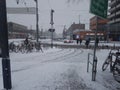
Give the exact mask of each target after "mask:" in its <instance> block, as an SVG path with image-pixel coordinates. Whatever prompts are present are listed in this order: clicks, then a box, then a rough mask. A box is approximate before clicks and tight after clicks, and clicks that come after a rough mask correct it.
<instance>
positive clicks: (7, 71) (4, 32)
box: [0, 0, 12, 90]
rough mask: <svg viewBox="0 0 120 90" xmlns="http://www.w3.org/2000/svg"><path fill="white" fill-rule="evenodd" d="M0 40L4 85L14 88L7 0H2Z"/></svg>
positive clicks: (0, 5) (5, 87)
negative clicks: (9, 45)
mask: <svg viewBox="0 0 120 90" xmlns="http://www.w3.org/2000/svg"><path fill="white" fill-rule="evenodd" d="M0 38H2V39H1V40H0V43H1V49H2V55H1V57H2V72H3V87H4V89H6V90H8V89H11V88H12V83H11V66H10V58H9V47H8V28H7V13H6V0H0Z"/></svg>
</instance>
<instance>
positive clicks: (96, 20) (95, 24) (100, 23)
mask: <svg viewBox="0 0 120 90" xmlns="http://www.w3.org/2000/svg"><path fill="white" fill-rule="evenodd" d="M107 22H108V20H107V19H102V18H100V17H96V16H94V17H92V18H91V19H90V29H91V30H96V29H97V31H103V32H105V31H106V30H107Z"/></svg>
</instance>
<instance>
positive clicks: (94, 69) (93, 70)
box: [92, 16, 98, 81]
mask: <svg viewBox="0 0 120 90" xmlns="http://www.w3.org/2000/svg"><path fill="white" fill-rule="evenodd" d="M97 29H98V16H96V30H95V43H94V52H93V67H92V76H94V73H96V66H97V65H96V64H97V63H96V48H97V44H96V40H97ZM95 78H96V77H92V81H95Z"/></svg>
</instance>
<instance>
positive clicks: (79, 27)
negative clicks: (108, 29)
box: [65, 23, 85, 39]
mask: <svg viewBox="0 0 120 90" xmlns="http://www.w3.org/2000/svg"><path fill="white" fill-rule="evenodd" d="M81 30H82V31H83V30H85V24H81V23H79V24H75V23H73V24H72V25H71V26H70V27H69V28H68V30H66V33H65V34H66V37H69V38H70V39H75V36H74V33H75V32H79V31H81Z"/></svg>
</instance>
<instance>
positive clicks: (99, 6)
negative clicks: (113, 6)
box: [90, 0, 108, 18]
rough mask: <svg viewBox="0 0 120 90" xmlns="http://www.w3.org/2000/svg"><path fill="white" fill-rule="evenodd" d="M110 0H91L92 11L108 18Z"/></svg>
mask: <svg viewBox="0 0 120 90" xmlns="http://www.w3.org/2000/svg"><path fill="white" fill-rule="evenodd" d="M107 10H108V0H91V3H90V13H92V14H95V15H97V16H100V17H102V18H107Z"/></svg>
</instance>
